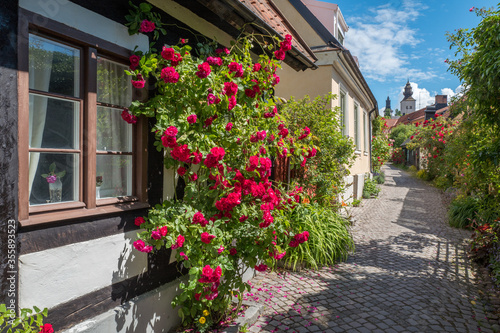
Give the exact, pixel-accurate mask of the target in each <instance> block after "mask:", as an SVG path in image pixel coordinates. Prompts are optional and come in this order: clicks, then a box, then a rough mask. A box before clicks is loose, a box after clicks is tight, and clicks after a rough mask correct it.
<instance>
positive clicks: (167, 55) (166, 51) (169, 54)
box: [161, 46, 175, 60]
mask: <svg viewBox="0 0 500 333" xmlns="http://www.w3.org/2000/svg"><path fill="white" fill-rule="evenodd" d="M174 55H175V50H174V49H173V48H171V47H166V46H164V47H163V50H162V51H161V56H162V58H163V59H165V60H173V59H174Z"/></svg>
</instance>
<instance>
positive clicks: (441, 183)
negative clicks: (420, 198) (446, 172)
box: [434, 176, 453, 190]
mask: <svg viewBox="0 0 500 333" xmlns="http://www.w3.org/2000/svg"><path fill="white" fill-rule="evenodd" d="M434 185H435V186H436V187H437V188H440V189H443V190H444V189H447V188H449V187H452V185H453V182H452V181H451V180H450V179H449V178H448V177H446V176H439V177H436V178H435V179H434Z"/></svg>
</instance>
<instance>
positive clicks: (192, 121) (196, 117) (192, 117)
mask: <svg viewBox="0 0 500 333" xmlns="http://www.w3.org/2000/svg"><path fill="white" fill-rule="evenodd" d="M196 119H198V116H197V115H195V114H192V115H190V116H188V117H187V121H188V123H190V124H194V123H195V122H196Z"/></svg>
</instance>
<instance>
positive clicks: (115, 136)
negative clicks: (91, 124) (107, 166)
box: [97, 106, 132, 152]
mask: <svg viewBox="0 0 500 333" xmlns="http://www.w3.org/2000/svg"><path fill="white" fill-rule="evenodd" d="M121 112H122V110H119V109H114V108H108V107H101V106H98V107H97V150H107V151H120V152H132V124H128V123H127V122H125V121H123V119H122V117H121Z"/></svg>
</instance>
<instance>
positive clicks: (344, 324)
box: [246, 166, 498, 333]
mask: <svg viewBox="0 0 500 333" xmlns="http://www.w3.org/2000/svg"><path fill="white" fill-rule="evenodd" d="M384 172H385V174H386V182H385V184H384V185H382V186H381V189H382V190H381V192H380V194H379V197H378V198H377V199H367V200H363V201H362V204H361V206H360V207H358V208H352V210H351V214H352V216H353V220H354V225H353V236H354V240H355V243H356V252H355V253H354V254H353V255H352V256H351V257H350V258H349V259H348V260H347V262H344V263H340V264H338V265H336V266H334V267H323V268H322V269H321V270H320V271H312V270H303V271H301V272H297V273H286V274H278V273H267V274H266V273H265V274H262V273H261V274H258V275H257V276H256V277H255V278H254V279H253V280H252V282H251V283H252V285H253V289H252V292H251V293H248V294H246V298H247V299H248V300H249V301H254V302H258V303H261V304H265V306H266V307H265V310H264V313H263V315H262V316H261V317H259V319H258V321H257V322H256V323H255V324H254V325H253V326H251V327H250V328H249V331H250V332H300V333H303V332H349V333H351V332H493V331H498V330H497V328H498V325H497V324H496V323H495V322H496V321H495V320H492V319H489V318H487V316H486V315H485V310H484V309H485V304H484V303H483V301H482V300H481V299H480V298H479V292H478V289H477V288H476V287H475V285H474V284H473V280H474V278H473V275H472V273H471V271H470V269H469V263H468V262H467V257H466V255H465V248H464V244H465V241H464V240H465V238H468V237H469V236H470V232H467V231H463V230H458V229H454V228H451V227H449V226H448V225H447V223H446V209H445V207H444V206H443V204H442V198H441V194H440V193H439V191H438V190H436V189H434V188H432V187H430V186H428V185H426V184H424V183H423V182H421V181H420V180H418V179H415V178H412V177H410V176H409V175H408V174H406V173H405V172H403V171H400V170H398V169H396V168H394V167H392V166H385V167H384Z"/></svg>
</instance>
